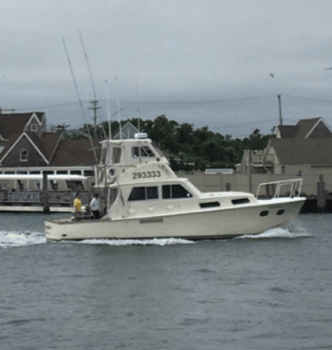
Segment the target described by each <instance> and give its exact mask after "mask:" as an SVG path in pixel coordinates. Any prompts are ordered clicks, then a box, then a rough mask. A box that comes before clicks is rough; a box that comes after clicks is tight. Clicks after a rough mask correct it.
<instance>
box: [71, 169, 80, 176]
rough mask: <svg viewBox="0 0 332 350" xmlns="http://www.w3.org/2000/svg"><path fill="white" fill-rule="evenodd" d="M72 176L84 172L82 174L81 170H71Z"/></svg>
mask: <svg viewBox="0 0 332 350" xmlns="http://www.w3.org/2000/svg"><path fill="white" fill-rule="evenodd" d="M70 174H71V175H81V174H82V172H81V170H71V171H70Z"/></svg>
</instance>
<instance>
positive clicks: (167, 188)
mask: <svg viewBox="0 0 332 350" xmlns="http://www.w3.org/2000/svg"><path fill="white" fill-rule="evenodd" d="M162 191H163V199H172V198H173V199H176V198H190V197H192V194H191V193H190V192H188V191H187V190H186V189H185V188H184V187H183V186H182V185H164V186H163V187H162Z"/></svg>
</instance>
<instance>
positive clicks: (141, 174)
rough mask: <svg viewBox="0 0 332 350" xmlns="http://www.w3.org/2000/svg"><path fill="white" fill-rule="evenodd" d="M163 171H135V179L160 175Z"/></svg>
mask: <svg viewBox="0 0 332 350" xmlns="http://www.w3.org/2000/svg"><path fill="white" fill-rule="evenodd" d="M160 176H161V172H160V171H159V170H156V171H154V170H153V171H139V172H134V173H133V180H138V179H150V178H154V177H160Z"/></svg>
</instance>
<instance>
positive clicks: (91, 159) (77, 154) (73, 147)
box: [51, 139, 101, 166]
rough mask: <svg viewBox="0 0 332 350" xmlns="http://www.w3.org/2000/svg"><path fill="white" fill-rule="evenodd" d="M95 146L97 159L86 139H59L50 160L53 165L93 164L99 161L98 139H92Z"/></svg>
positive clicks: (99, 146)
mask: <svg viewBox="0 0 332 350" xmlns="http://www.w3.org/2000/svg"><path fill="white" fill-rule="evenodd" d="M93 144H94V147H96V149H95V151H96V155H97V160H96V159H95V156H94V153H93V151H92V147H91V141H90V140H88V139H75V140H61V142H60V145H59V147H58V149H57V151H56V152H55V155H54V157H53V159H52V161H51V165H53V166H79V165H93V164H96V163H97V162H99V159H100V151H101V145H100V143H99V141H96V140H94V141H93Z"/></svg>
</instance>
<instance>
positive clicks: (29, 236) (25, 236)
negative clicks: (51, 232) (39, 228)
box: [0, 231, 46, 248]
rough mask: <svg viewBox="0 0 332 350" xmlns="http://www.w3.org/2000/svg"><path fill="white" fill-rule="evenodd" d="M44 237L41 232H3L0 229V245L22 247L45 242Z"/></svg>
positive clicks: (2, 246)
mask: <svg viewBox="0 0 332 350" xmlns="http://www.w3.org/2000/svg"><path fill="white" fill-rule="evenodd" d="M45 243H46V237H45V234H44V233H42V232H30V231H27V232H5V231H0V247H1V248H11V247H24V246H30V245H38V244H45Z"/></svg>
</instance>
